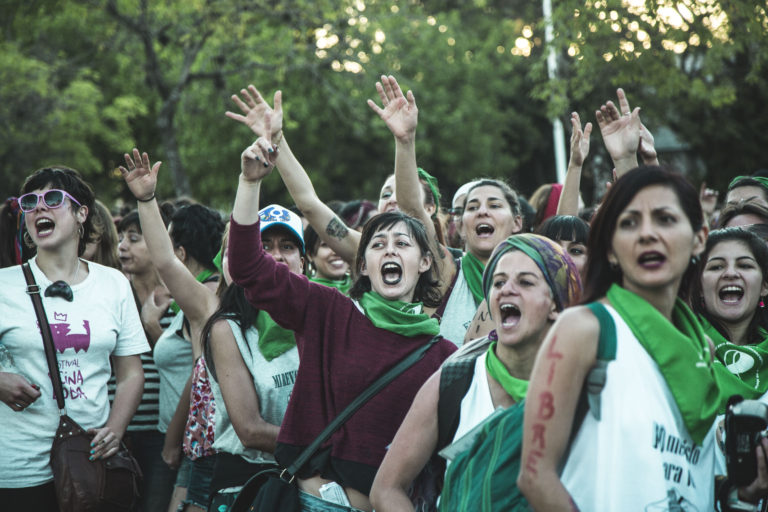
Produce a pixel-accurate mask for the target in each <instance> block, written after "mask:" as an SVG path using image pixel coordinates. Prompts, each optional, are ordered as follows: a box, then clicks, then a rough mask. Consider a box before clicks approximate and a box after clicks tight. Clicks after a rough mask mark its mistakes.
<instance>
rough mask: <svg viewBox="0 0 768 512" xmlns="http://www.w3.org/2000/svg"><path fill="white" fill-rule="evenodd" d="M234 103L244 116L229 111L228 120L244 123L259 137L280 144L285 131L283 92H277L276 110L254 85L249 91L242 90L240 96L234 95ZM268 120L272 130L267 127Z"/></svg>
mask: <svg viewBox="0 0 768 512" xmlns="http://www.w3.org/2000/svg"><path fill="white" fill-rule="evenodd" d="M232 101H234V102H235V105H237V106H238V108H239V109H240V111H241V112H242V113H243V114H242V115H241V114H237V113H235V112H230V111H227V112H226V113H225V115H226V116H227V117H228V118H230V119H234V120H235V121H238V122H240V123H243V124H244V125H246V126H247V127H248V128H250V129H251V131H253V133H255V134H256V135H257V136H259V137H267V138H268V139H269V140H270V142H271V143H272V144H278V143H279V141H280V136H279V134H280V132H281V131H282V129H283V94H282V92H280V91H277V92H275V97H274V100H273V103H274V105H275V106H274V108H272V107H270V106H269V104H268V103H267V102H266V101H264V98H262V97H261V93H259V91H258V90H257V89H256V87H254V86H253V85H249V86H248V89H240V96H238V95H237V94H233V95H232ZM266 119H269V122H270V128H267V126H266ZM268 132H269V133H268Z"/></svg>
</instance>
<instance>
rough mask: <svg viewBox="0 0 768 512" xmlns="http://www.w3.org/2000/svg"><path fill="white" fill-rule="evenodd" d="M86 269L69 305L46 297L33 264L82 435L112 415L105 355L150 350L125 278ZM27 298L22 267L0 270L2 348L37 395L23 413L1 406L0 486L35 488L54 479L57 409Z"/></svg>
mask: <svg viewBox="0 0 768 512" xmlns="http://www.w3.org/2000/svg"><path fill="white" fill-rule="evenodd" d="M85 264H86V263H85V262H84V261H83V262H81V265H85ZM87 265H88V269H89V271H90V272H89V274H88V276H87V277H86V279H85V280H84V281H83V282H81V283H79V284H77V285H75V286H73V287H72V292H73V294H74V300H73V301H72V302H67V301H66V300H64V299H63V298H61V297H45V296H44V293H43V292H44V290H45V289H46V288H47V287H48V286H49V285H50V284H52V283H51V281H50V280H49V279H48V278H47V277H45V274H43V272H42V271H41V270H40V269H39V267H38V266H37V264H36V263H35V261H34V260H30V267H31V268H32V273H33V274H34V276H35V280H36V281H37V284H38V286H40V288H41V297H42V299H43V307H44V309H45V314H46V317H47V318H48V323H49V324H50V327H51V332H52V334H53V341H54V345H55V346H56V356H57V359H58V363H59V372H60V374H61V381H62V386H63V388H64V401H65V404H66V408H67V414H68V415H69V416H70V417H71V418H72V419H74V420H75V421H77V422H78V423H79V424H80V425H81V426H82V427H83V428H85V429H88V428H97V427H102V426H104V424H105V423H106V422H107V418H108V417H109V401H108V398H107V380H109V376H110V362H109V357H110V356H112V355H114V356H130V355H135V354H141V353H142V352H146V351H148V350H149V344H148V343H147V339H146V336H145V335H144V329H142V326H141V320H140V319H139V313H138V311H137V310H136V303H135V302H134V299H133V293H132V292H131V287H130V284H129V283H128V280H127V279H126V278H125V276H124V275H123V274H122V273H121V272H119V271H118V270H115V269H112V268H109V267H105V266H102V265H98V264H96V263H90V262H89V263H87ZM25 292H26V282H25V280H24V275H23V274H22V271H21V267H20V266H14V267H9V268H4V269H0V312H1V313H0V344H2V345H4V346H5V347H6V348H7V349H8V350H9V351H10V353H11V355H12V356H13V359H14V363H15V366H16V367H17V368H18V370H19V373H21V374H22V375H24V376H25V377H26V378H27V379H29V380H30V382H32V383H33V384H37V385H38V386H40V392H41V396H40V397H39V398H38V399H37V400H36V401H35V402H33V403H32V404H31V405H30V406H29V407H27V408H26V409H25V410H24V411H22V412H14V411H13V410H12V409H11V408H10V407H8V406H7V405H5V404H2V403H0V425H2V435H0V454H2V464H0V487H11V488H18V487H32V486H36V485H41V484H44V483H46V482H48V481H50V480H51V479H52V478H53V475H52V473H51V468H50V464H49V458H50V450H51V444H52V443H53V436H54V433H55V432H56V428H57V427H58V424H59V409H58V406H57V405H56V400H55V399H54V397H53V385H52V384H51V379H50V378H49V376H48V365H47V364H46V359H45V349H44V348H43V339H42V337H41V335H40V330H39V328H38V327H37V317H36V316H35V310H34V308H33V306H32V301H31V300H30V298H29V296H28V295H27V294H26V293H25Z"/></svg>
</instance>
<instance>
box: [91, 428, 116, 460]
mask: <svg viewBox="0 0 768 512" xmlns="http://www.w3.org/2000/svg"><path fill="white" fill-rule="evenodd" d="M88 433H89V434H91V435H92V436H93V440H92V441H91V456H90V460H96V459H107V458H109V457H111V456H113V455H114V454H116V453H117V451H118V450H119V449H120V439H121V437H122V436H120V437H118V435H117V434H116V433H115V432H113V431H112V429H111V428H109V427H102V428H89V429H88Z"/></svg>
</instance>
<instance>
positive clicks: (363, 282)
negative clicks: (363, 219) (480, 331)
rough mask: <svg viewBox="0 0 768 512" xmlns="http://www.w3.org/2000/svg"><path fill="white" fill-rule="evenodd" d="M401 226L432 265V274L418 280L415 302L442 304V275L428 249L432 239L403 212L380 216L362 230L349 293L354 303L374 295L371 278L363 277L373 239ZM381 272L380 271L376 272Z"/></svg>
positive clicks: (430, 272)
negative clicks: (367, 254)
mask: <svg viewBox="0 0 768 512" xmlns="http://www.w3.org/2000/svg"><path fill="white" fill-rule="evenodd" d="M398 222H402V223H404V224H405V225H406V227H407V228H408V232H409V233H410V234H411V236H412V237H413V239H414V240H415V241H416V245H418V247H419V249H421V254H422V256H430V257H432V265H431V266H430V268H429V270H427V271H426V272H424V273H422V274H421V275H420V276H419V280H418V282H417V283H416V288H415V290H414V292H413V300H414V302H423V303H424V305H425V306H427V307H437V306H439V305H440V302H441V300H442V294H441V292H440V283H439V278H440V276H439V274H438V271H437V267H436V265H435V264H434V257H433V255H432V251H430V249H429V239H428V238H427V231H426V229H424V224H422V223H421V222H420V221H419V220H416V219H414V218H413V217H410V216H408V215H406V214H404V213H402V212H397V211H396V212H386V213H380V214H378V215H376V216H375V217H372V218H371V219H370V220H369V221H368V222H367V223H366V224H365V228H363V233H362V235H361V236H360V245H359V246H358V248H357V257H356V258H355V275H356V276H357V278H356V279H355V282H354V284H353V285H352V288H350V290H349V296H350V297H352V298H353V299H359V298H361V297H362V296H363V294H364V293H366V292H369V291H371V280H370V279H369V278H368V276H364V275H362V270H363V264H364V263H365V250H366V248H367V247H368V244H369V243H370V242H371V239H372V238H373V235H374V234H376V232H377V231H381V230H382V229H389V228H391V227H392V226H394V225H395V224H397V223H398ZM377 271H378V269H377Z"/></svg>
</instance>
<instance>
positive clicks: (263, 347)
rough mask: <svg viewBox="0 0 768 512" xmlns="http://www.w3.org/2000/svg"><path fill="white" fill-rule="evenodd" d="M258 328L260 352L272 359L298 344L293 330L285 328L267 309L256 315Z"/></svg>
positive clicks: (269, 359) (265, 357) (268, 359)
mask: <svg viewBox="0 0 768 512" xmlns="http://www.w3.org/2000/svg"><path fill="white" fill-rule="evenodd" d="M256 330H257V331H259V352H261V355H263V356H264V359H266V360H267V361H271V360H273V359H274V358H276V357H277V356H279V355H281V354H284V353H285V352H288V351H289V350H291V349H292V348H293V347H295V346H296V338H294V337H293V331H289V330H288V329H284V328H282V327H280V326H279V325H277V323H276V322H275V321H274V320H272V317H271V316H269V314H268V313H267V312H266V311H259V314H258V315H256Z"/></svg>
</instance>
